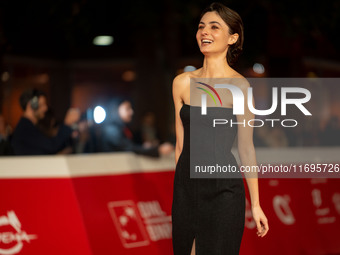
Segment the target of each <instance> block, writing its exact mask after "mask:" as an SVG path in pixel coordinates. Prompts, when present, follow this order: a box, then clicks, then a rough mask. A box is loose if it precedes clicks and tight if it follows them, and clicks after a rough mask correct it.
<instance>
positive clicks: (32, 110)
mask: <svg viewBox="0 0 340 255" xmlns="http://www.w3.org/2000/svg"><path fill="white" fill-rule="evenodd" d="M46 101H47V100H46V95H45V94H44V93H43V92H42V91H39V90H37V89H29V90H26V91H24V92H23V93H22V94H21V96H20V106H21V108H22V110H23V111H24V113H23V115H22V117H21V119H20V120H19V123H18V124H17V126H16V128H15V130H14V133H13V136H12V139H11V144H12V147H13V150H14V154H15V155H45V154H56V153H58V152H60V151H61V150H63V149H64V148H65V147H66V145H67V142H68V141H69V139H70V137H71V135H72V132H73V129H72V128H71V126H72V125H73V124H75V123H76V122H77V121H78V120H79V117H80V113H79V111H78V110H76V109H70V110H69V111H68V112H67V114H66V117H65V120H64V124H62V125H60V127H59V129H58V132H57V133H56V135H55V136H47V135H46V134H44V133H43V132H42V131H41V130H40V129H39V128H38V127H37V124H38V122H39V120H42V119H43V118H44V116H45V113H46V111H47V110H48V106H47V102H46Z"/></svg>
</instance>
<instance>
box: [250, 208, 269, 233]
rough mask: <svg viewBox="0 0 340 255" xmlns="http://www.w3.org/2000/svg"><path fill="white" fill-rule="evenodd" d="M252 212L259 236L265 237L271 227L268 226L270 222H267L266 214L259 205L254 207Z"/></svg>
mask: <svg viewBox="0 0 340 255" xmlns="http://www.w3.org/2000/svg"><path fill="white" fill-rule="evenodd" d="M251 212H252V214H253V218H254V221H255V223H256V227H257V236H261V237H264V236H265V235H266V234H267V232H268V230H269V225H268V220H267V217H266V215H264V212H263V211H262V209H261V206H259V205H257V206H252V207H251Z"/></svg>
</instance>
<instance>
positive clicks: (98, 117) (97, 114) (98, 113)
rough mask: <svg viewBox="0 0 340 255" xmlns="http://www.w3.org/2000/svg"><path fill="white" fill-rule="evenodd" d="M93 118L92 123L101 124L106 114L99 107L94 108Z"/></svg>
mask: <svg viewBox="0 0 340 255" xmlns="http://www.w3.org/2000/svg"><path fill="white" fill-rule="evenodd" d="M93 118H94V122H96V123H97V124H100V123H102V122H103V121H104V120H105V118H106V112H105V110H104V108H103V107H101V106H96V108H94V112H93Z"/></svg>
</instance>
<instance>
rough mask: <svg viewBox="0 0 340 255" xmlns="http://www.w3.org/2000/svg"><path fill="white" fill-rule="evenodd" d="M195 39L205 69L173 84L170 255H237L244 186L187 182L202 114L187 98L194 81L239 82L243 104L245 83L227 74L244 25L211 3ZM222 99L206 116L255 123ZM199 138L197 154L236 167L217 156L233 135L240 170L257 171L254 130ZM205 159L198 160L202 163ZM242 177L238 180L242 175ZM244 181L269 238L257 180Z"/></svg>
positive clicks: (239, 128)
mask: <svg viewBox="0 0 340 255" xmlns="http://www.w3.org/2000/svg"><path fill="white" fill-rule="evenodd" d="M196 39H197V43H198V46H199V48H200V51H201V52H202V53H203V55H204V61H203V66H202V67H201V68H199V69H197V70H195V71H192V72H185V73H182V74H180V75H178V76H177V77H175V79H174V81H173V100H174V105H175V123H176V150H175V157H176V172H175V179H174V193H173V204H172V224H173V229H172V230H173V231H172V233H173V249H174V254H175V255H181V254H183V255H189V254H190V252H191V254H198V255H205V254H209V255H214V254H233V255H236V254H239V249H240V245H241V240H242V236H243V229H244V222H245V189H244V184H243V180H242V178H230V179H226V178H224V179H221V178H220V179H217V178H215V179H197V178H190V173H189V169H190V125H189V124H190V120H192V118H189V117H190V115H192V114H198V113H200V110H201V109H200V107H199V106H194V105H193V104H194V99H193V98H192V97H190V96H192V93H190V82H191V81H192V79H200V78H207V77H209V78H235V79H238V80H241V81H243V82H241V83H237V86H238V87H239V89H241V90H242V92H243V95H244V98H247V90H248V87H249V83H248V82H246V79H245V78H244V77H243V76H242V75H240V74H239V73H237V72H236V71H235V70H234V69H233V68H231V65H233V64H234V63H235V61H236V60H237V58H238V56H239V54H240V53H241V51H242V45H243V23H242V20H241V18H240V16H239V15H238V14H237V13H236V12H235V11H233V10H231V9H229V8H227V7H226V6H224V5H222V4H220V3H212V4H211V5H210V6H209V7H207V8H206V9H205V10H204V11H203V12H202V14H201V19H200V22H199V26H198V30H197V34H196ZM223 99H224V103H223V107H211V108H209V110H208V115H209V114H210V115H212V116H218V115H221V114H223V115H224V116H225V115H226V114H227V115H229V116H230V117H232V118H234V121H237V122H242V121H245V123H247V121H248V120H249V119H253V118H254V115H253V114H252V113H251V112H250V111H249V109H248V107H247V106H246V105H245V107H244V111H245V112H244V114H243V115H233V114H232V111H231V110H230V109H232V107H233V101H232V96H231V93H230V92H229V94H228V93H226V92H225V94H224V95H223ZM245 101H247V100H245ZM196 102H198V101H197V100H196ZM208 115H207V116H208ZM236 116H237V117H236ZM191 117H192V116H191ZM195 125H196V123H195ZM206 126H207V125H205V126H204V125H202V126H199V129H204V128H206ZM193 128H197V126H194V127H193ZM192 130H193V129H192ZM206 131H207V132H206ZM209 131H210V132H209ZM202 133H204V136H203V138H201V139H207V140H206V143H205V144H204V146H202V147H200V148H198V150H202V151H204V153H207V154H209V153H210V152H211V151H213V152H212V153H213V154H211V155H214V156H215V155H218V153H219V154H220V155H222V157H221V160H224V161H228V162H229V163H231V164H234V165H235V166H236V165H237V164H236V161H235V158H234V157H233V155H232V154H231V152H230V151H227V152H225V154H224V151H223V152H222V153H221V152H220V151H219V150H220V148H231V146H232V143H233V141H234V138H235V136H236V134H237V138H238V139H237V140H238V152H239V156H240V160H241V165H243V166H256V165H257V163H256V157H255V150H254V145H253V128H252V127H250V126H247V125H245V126H240V125H238V126H237V127H235V126H234V127H233V128H230V129H227V128H225V129H223V132H222V131H221V132H220V133H217V132H211V130H204V132H203V131H202ZM204 137H205V138H204ZM211 139H214V142H215V143H214V144H213V146H215V147H211V145H210V146H209V144H211V143H209V141H211ZM204 141H205V140H204ZM218 142H220V144H218ZM201 144H202V143H201ZM216 146H218V148H219V149H217V148H216ZM204 153H202V154H201V155H202V158H203V155H205V154H204ZM224 155H226V156H224ZM237 167H238V166H237ZM240 177H242V176H241V174H240ZM246 178H247V179H246V181H247V185H248V189H249V192H250V198H251V209H252V214H253V218H254V220H255V222H256V226H257V235H258V236H259V237H263V236H265V235H266V234H267V232H268V230H269V227H268V220H267V218H266V216H265V214H264V213H263V211H262V209H261V206H260V201H259V191H258V179H257V175H256V177H255V178H249V176H248V177H247V175H246Z"/></svg>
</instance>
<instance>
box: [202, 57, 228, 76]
mask: <svg viewBox="0 0 340 255" xmlns="http://www.w3.org/2000/svg"><path fill="white" fill-rule="evenodd" d="M233 72H234V71H233V69H232V68H231V67H230V66H229V65H228V62H227V59H226V58H225V56H218V57H216V56H205V57H204V61H203V66H202V68H201V72H200V75H199V76H201V77H202V78H203V77H204V78H222V77H228V76H230V74H231V73H233Z"/></svg>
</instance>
